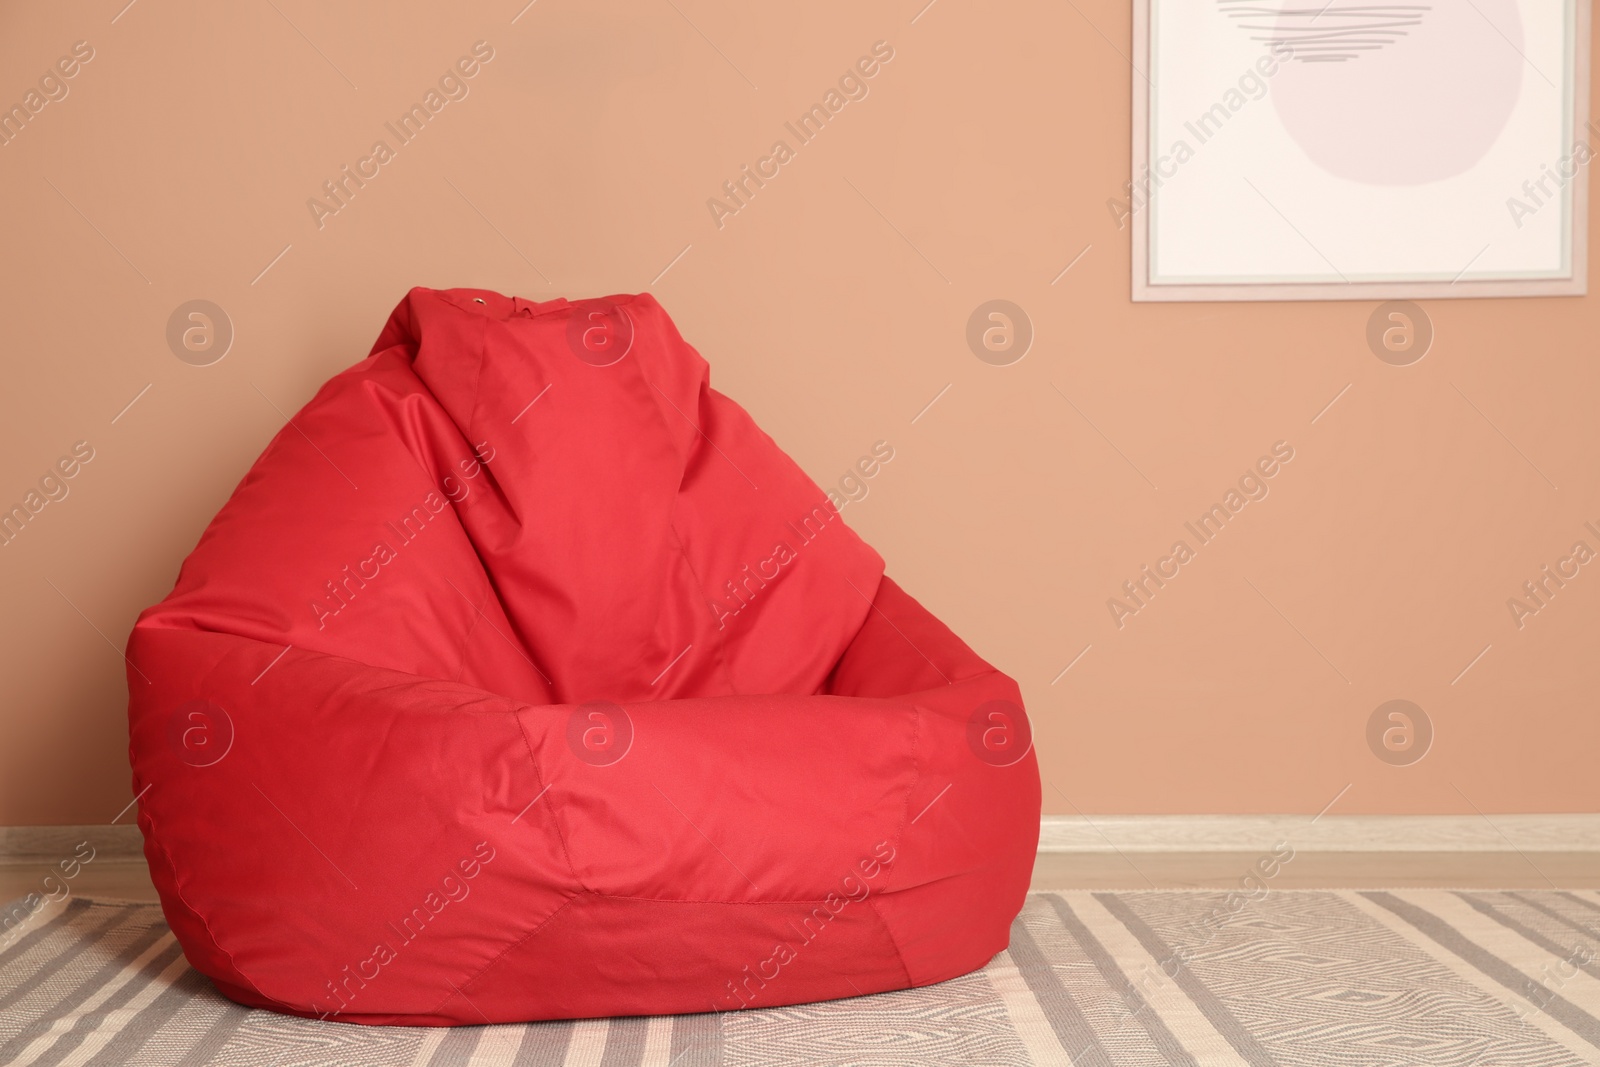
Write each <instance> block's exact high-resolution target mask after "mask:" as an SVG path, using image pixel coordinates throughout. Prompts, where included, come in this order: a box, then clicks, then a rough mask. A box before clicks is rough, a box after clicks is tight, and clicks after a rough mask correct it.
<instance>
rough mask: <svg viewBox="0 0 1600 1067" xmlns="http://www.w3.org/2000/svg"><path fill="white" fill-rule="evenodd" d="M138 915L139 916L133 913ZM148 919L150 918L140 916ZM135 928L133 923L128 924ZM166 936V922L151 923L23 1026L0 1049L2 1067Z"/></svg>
mask: <svg viewBox="0 0 1600 1067" xmlns="http://www.w3.org/2000/svg"><path fill="white" fill-rule="evenodd" d="M134 914H135V915H138V913H137V912H135V913H134ZM139 917H140V918H145V919H148V918H149V916H148V915H143V916H139ZM128 925H129V926H132V925H134V923H133V922H130V923H129V924H128ZM166 934H167V924H166V923H165V922H160V921H156V922H152V923H151V925H150V926H148V927H147V928H146V929H145V930H144V931H143V932H142V933H140V934H139V935H138V936H137V937H135V938H133V940H131V941H130V942H128V944H127V945H125V946H123V948H122V950H121V951H119V952H117V953H116V954H115V955H114V956H112V957H111V959H110V960H108V961H107V962H106V963H105V964H104V965H103V966H101V967H100V968H99V969H98V970H97V971H95V972H94V974H92V975H89V976H87V977H85V978H84V979H83V980H82V981H80V982H79V984H78V986H77V988H76V989H74V990H73V992H71V993H69V994H67V995H66V996H64V997H62V998H61V999H60V1000H58V1001H57V1002H56V1003H55V1004H53V1005H51V1006H50V1009H49V1010H48V1011H47V1012H46V1013H45V1014H44V1015H42V1016H40V1017H39V1018H37V1019H35V1020H34V1021H33V1022H31V1023H29V1024H28V1025H26V1026H24V1027H23V1028H22V1029H21V1030H19V1031H18V1032H17V1034H16V1035H15V1036H13V1037H12V1038H11V1040H9V1041H7V1042H6V1043H5V1044H3V1045H0V1063H10V1062H11V1061H12V1060H13V1059H15V1058H16V1057H17V1054H18V1053H20V1052H21V1051H22V1050H23V1049H25V1048H27V1047H28V1045H29V1044H31V1043H32V1041H33V1039H34V1038H36V1037H38V1036H40V1035H41V1034H44V1033H47V1032H48V1031H49V1030H50V1028H51V1026H52V1025H53V1024H54V1023H55V1022H56V1021H57V1020H58V1019H61V1018H62V1017H63V1016H66V1015H70V1014H71V1013H72V1012H74V1011H76V1010H77V1008H78V1007H79V1006H80V1005H82V1004H83V1003H84V1002H85V1001H87V1000H88V999H89V998H90V997H92V996H94V995H95V994H96V993H97V992H99V991H100V990H101V989H102V988H103V987H104V986H105V985H106V983H108V982H110V981H111V980H112V979H113V978H115V977H116V976H117V975H119V974H121V973H122V972H123V971H124V970H125V969H126V968H127V967H128V966H129V965H130V964H132V963H133V961H134V960H136V959H138V958H139V956H140V955H142V954H143V953H144V951H145V950H146V949H148V948H149V947H150V946H151V945H153V944H155V943H156V942H157V941H158V940H160V939H161V938H162V937H164V936H166Z"/></svg>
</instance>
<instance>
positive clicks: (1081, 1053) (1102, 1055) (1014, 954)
mask: <svg viewBox="0 0 1600 1067" xmlns="http://www.w3.org/2000/svg"><path fill="white" fill-rule="evenodd" d="M1010 951H1011V960H1012V962H1013V963H1015V964H1016V965H1017V971H1018V972H1019V973H1020V974H1021V975H1022V980H1023V981H1024V982H1026V983H1027V985H1028V991H1029V992H1031V993H1032V994H1033V999H1035V1000H1037V1001H1038V1002H1039V1006H1040V1007H1041V1008H1043V1009H1044V1014H1045V1018H1047V1019H1049V1020H1050V1029H1051V1030H1053V1031H1055V1035H1056V1040H1057V1041H1059V1042H1060V1043H1061V1048H1062V1050H1063V1051H1065V1052H1066V1054H1067V1057H1068V1058H1069V1059H1070V1060H1071V1061H1072V1062H1073V1063H1074V1064H1081V1065H1082V1067H1111V1056H1110V1054H1109V1053H1107V1052H1106V1050H1105V1048H1104V1047H1103V1046H1102V1045H1101V1044H1100V1039H1099V1038H1098V1037H1097V1036H1095V1032H1094V1027H1092V1026H1090V1025H1089V1019H1088V1017H1087V1016H1085V1015H1084V1014H1083V1009H1082V1008H1081V1007H1079V1006H1078V1002H1077V1001H1076V1000H1075V999H1073V996H1072V994H1071V993H1068V992H1067V988H1066V986H1064V985H1062V984H1061V979H1060V978H1059V977H1057V976H1056V972H1055V969H1054V968H1052V967H1051V966H1050V961H1049V960H1048V959H1046V958H1045V955H1044V952H1043V951H1041V950H1040V948H1039V943H1038V942H1037V941H1035V940H1034V939H1033V934H1031V933H1029V932H1028V928H1027V927H1026V926H1024V925H1023V924H1022V922H1021V920H1018V921H1017V922H1014V923H1012V924H1011V950H1010Z"/></svg>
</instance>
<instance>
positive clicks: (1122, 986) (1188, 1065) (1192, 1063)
mask: <svg viewBox="0 0 1600 1067" xmlns="http://www.w3.org/2000/svg"><path fill="white" fill-rule="evenodd" d="M1045 899H1046V900H1048V901H1049V902H1050V906H1051V907H1052V908H1054V909H1055V913H1056V915H1057V917H1058V918H1060V920H1061V924H1062V925H1063V926H1065V927H1066V928H1067V933H1068V934H1070V935H1071V936H1072V939H1073V940H1074V941H1076V942H1077V943H1078V946H1079V947H1080V948H1082V949H1083V954H1084V955H1085V956H1088V957H1089V959H1090V960H1092V961H1093V962H1094V966H1095V970H1097V971H1099V972H1100V977H1101V978H1103V979H1105V982H1106V984H1107V985H1108V986H1110V987H1111V988H1112V989H1115V990H1116V991H1117V993H1118V994H1120V995H1121V997H1122V1002H1123V1003H1124V1004H1126V1005H1127V1006H1128V1011H1129V1012H1130V1015H1129V1018H1133V1019H1138V1020H1139V1023H1140V1025H1141V1026H1143V1027H1144V1032H1145V1033H1146V1034H1147V1035H1148V1036H1149V1038H1150V1043H1151V1044H1153V1045H1154V1046H1155V1047H1156V1049H1157V1050H1158V1051H1159V1052H1160V1053H1161V1055H1162V1056H1164V1057H1166V1060H1167V1062H1168V1063H1169V1064H1172V1065H1173V1067H1199V1064H1198V1062H1197V1061H1196V1060H1195V1058H1194V1057H1193V1056H1191V1055H1189V1050H1188V1049H1186V1048H1184V1047H1183V1045H1182V1044H1181V1043H1180V1042H1179V1041H1178V1039H1177V1038H1176V1037H1175V1036H1173V1033H1172V1031H1171V1030H1169V1029H1167V1024H1166V1023H1164V1022H1162V1021H1161V1016H1160V1015H1159V1014H1157V1013H1156V1011H1155V1009H1153V1008H1151V1007H1150V1002H1149V1001H1147V1000H1145V999H1144V997H1143V996H1141V995H1140V993H1139V990H1138V988H1137V987H1135V986H1134V984H1133V982H1132V981H1131V980H1130V979H1129V978H1128V976H1127V974H1126V973H1125V972H1124V971H1123V970H1122V968H1121V967H1119V966H1117V961H1116V960H1115V959H1113V958H1112V956H1111V953H1109V952H1107V951H1106V947H1105V946H1104V945H1102V944H1101V943H1100V939H1099V938H1097V937H1095V936H1094V934H1093V933H1091V932H1090V930H1089V928H1088V927H1087V926H1085V925H1084V924H1083V920H1082V919H1080V918H1078V915H1077V913H1076V912H1074V911H1073V910H1072V905H1070V904H1068V903H1067V901H1066V899H1065V898H1064V897H1062V896H1060V895H1059V894H1056V893H1046V894H1045ZM1058 980H1059V979H1058Z"/></svg>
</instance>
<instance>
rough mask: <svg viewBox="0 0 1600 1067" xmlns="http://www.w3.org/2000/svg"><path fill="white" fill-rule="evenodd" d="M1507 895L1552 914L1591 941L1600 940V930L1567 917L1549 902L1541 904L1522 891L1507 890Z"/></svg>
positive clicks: (1551, 915)
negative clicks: (1592, 928)
mask: <svg viewBox="0 0 1600 1067" xmlns="http://www.w3.org/2000/svg"><path fill="white" fill-rule="evenodd" d="M1505 895H1506V896H1508V897H1510V898H1512V899H1513V900H1516V901H1518V902H1520V903H1522V904H1525V905H1527V906H1528V907H1530V908H1532V909H1533V910H1534V911H1538V912H1543V913H1544V914H1546V915H1548V916H1550V918H1552V919H1554V920H1555V921H1556V922H1558V923H1560V924H1561V925H1562V926H1565V927H1568V928H1569V929H1572V930H1576V931H1578V933H1580V934H1582V935H1583V936H1584V937H1587V938H1589V939H1590V940H1591V941H1597V942H1600V931H1595V930H1591V929H1589V928H1588V927H1587V926H1585V925H1583V924H1582V923H1580V922H1577V921H1576V920H1574V919H1569V918H1567V917H1566V916H1565V915H1563V914H1561V913H1560V912H1559V911H1557V910H1556V909H1554V908H1552V907H1550V905H1548V904H1541V903H1539V902H1538V901H1537V900H1534V899H1533V898H1532V897H1529V896H1526V895H1524V894H1522V893H1512V892H1507V893H1506V894H1505Z"/></svg>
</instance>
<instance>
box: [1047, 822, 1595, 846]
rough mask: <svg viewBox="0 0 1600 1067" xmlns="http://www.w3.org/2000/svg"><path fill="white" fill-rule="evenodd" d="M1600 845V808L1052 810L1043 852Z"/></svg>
mask: <svg viewBox="0 0 1600 1067" xmlns="http://www.w3.org/2000/svg"><path fill="white" fill-rule="evenodd" d="M1280 841H1282V842H1287V843H1288V844H1289V845H1290V847H1292V848H1293V849H1294V850H1295V851H1297V852H1600V814H1572V815H1324V816H1322V817H1321V818H1319V819H1316V820H1314V821H1313V819H1312V817H1311V816H1309V815H1091V816H1082V815H1046V816H1045V817H1044V819H1043V820H1042V826H1041V827H1040V834H1039V851H1040V852H1119V851H1120V852H1268V851H1271V849H1272V848H1273V846H1274V845H1276V844H1277V843H1278V842H1280Z"/></svg>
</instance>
